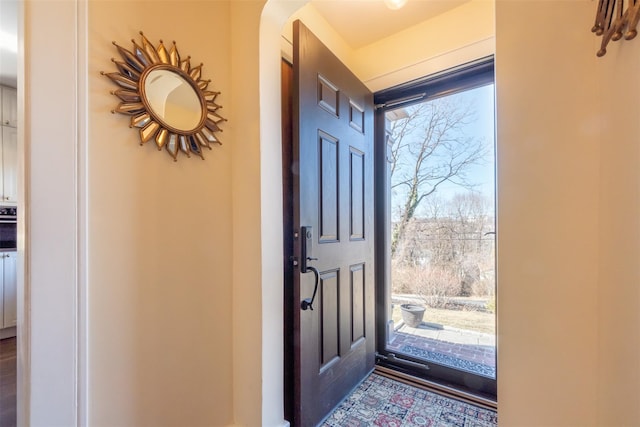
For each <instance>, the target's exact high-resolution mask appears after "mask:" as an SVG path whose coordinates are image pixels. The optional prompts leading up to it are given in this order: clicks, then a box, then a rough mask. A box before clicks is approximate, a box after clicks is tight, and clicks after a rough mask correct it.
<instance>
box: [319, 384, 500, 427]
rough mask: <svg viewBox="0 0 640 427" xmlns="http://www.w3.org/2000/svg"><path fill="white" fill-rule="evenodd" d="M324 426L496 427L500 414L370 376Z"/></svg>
mask: <svg viewBox="0 0 640 427" xmlns="http://www.w3.org/2000/svg"><path fill="white" fill-rule="evenodd" d="M322 425H323V426H324V427H364V426H382V427H413V426H428V427H494V426H497V425H498V415H497V414H496V413H495V412H494V411H491V410H488V409H484V408H479V407H477V406H473V405H470V404H468V403H464V402H461V401H458V400H455V399H451V398H447V397H444V396H441V395H439V394H436V393H432V392H429V391H426V390H422V389H419V388H416V387H412V386H410V385H407V384H404V383H401V382H398V381H394V380H391V379H389V378H386V377H383V376H381V375H378V374H371V375H370V376H369V377H368V378H367V379H365V380H364V381H363V382H362V384H360V386H358V387H357V388H356V389H355V390H354V391H353V393H351V395H350V396H349V397H347V398H346V399H345V400H344V401H343V402H342V403H341V404H340V406H338V408H336V410H335V411H334V412H333V413H332V414H331V415H330V416H329V417H328V418H327V419H326V420H325V421H324V423H323V424H322Z"/></svg>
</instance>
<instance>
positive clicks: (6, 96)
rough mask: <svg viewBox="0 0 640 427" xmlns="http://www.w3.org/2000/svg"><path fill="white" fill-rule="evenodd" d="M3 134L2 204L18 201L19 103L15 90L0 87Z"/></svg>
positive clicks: (0, 142) (0, 148)
mask: <svg viewBox="0 0 640 427" xmlns="http://www.w3.org/2000/svg"><path fill="white" fill-rule="evenodd" d="M0 96H1V98H2V105H1V106H2V110H0V115H1V116H2V122H1V124H2V134H0V168H1V171H0V204H3V203H8V204H14V203H16V202H17V199H18V197H17V196H18V185H17V177H18V129H17V126H18V102H17V99H18V97H17V91H16V89H14V88H11V87H7V86H0Z"/></svg>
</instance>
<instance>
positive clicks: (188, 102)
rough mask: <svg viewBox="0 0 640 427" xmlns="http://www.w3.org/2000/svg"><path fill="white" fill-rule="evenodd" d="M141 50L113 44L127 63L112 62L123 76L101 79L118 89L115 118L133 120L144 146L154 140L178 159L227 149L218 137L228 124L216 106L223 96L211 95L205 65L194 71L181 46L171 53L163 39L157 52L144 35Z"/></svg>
mask: <svg viewBox="0 0 640 427" xmlns="http://www.w3.org/2000/svg"><path fill="white" fill-rule="evenodd" d="M140 37H141V40H142V45H140V44H138V43H136V41H135V40H134V39H131V42H132V43H133V49H132V51H129V50H127V49H125V48H123V47H122V46H119V45H118V44H117V43H116V42H115V41H114V42H113V45H114V46H116V48H117V49H118V53H119V54H120V56H121V57H122V61H118V60H116V59H115V58H111V61H112V62H113V63H114V64H115V65H116V67H117V69H118V72H113V73H105V72H101V73H100V74H102V75H105V76H107V77H109V78H110V79H111V80H112V81H113V82H114V83H115V84H116V85H118V86H119V89H117V90H115V91H111V94H112V95H115V96H117V97H118V98H119V99H120V101H121V102H120V103H119V104H118V106H117V107H116V108H115V109H114V110H112V111H111V112H112V113H120V114H125V115H127V116H131V124H130V127H132V128H137V129H138V130H139V134H140V145H144V144H145V143H146V142H148V141H151V140H154V141H155V144H156V146H157V147H158V150H162V148H163V147H164V148H165V149H166V150H167V152H168V153H169V154H170V155H171V156H172V157H173V160H174V161H177V160H178V153H179V152H180V151H182V152H183V153H184V154H186V155H187V157H191V154H192V153H193V154H196V155H198V156H200V157H201V158H203V159H204V156H203V154H202V151H203V149H204V148H208V149H210V150H211V149H212V148H211V145H212V144H222V143H221V142H220V139H219V138H218V136H217V135H216V133H218V132H222V129H220V126H219V125H220V123H222V122H225V121H226V119H225V118H223V117H222V116H221V115H220V114H219V112H218V110H219V109H220V108H222V106H220V105H218V104H216V98H217V96H218V95H219V94H220V92H214V91H210V90H207V87H208V86H209V83H211V80H204V79H202V66H203V64H202V63H201V64H199V65H197V66H195V67H192V66H191V57H190V56H187V57H186V58H185V59H181V58H180V54H179V53H178V49H177V47H176V42H175V41H174V42H173V44H172V46H171V48H170V49H169V50H167V48H166V47H165V46H164V44H163V42H162V40H160V43H159V44H158V46H157V47H155V46H154V45H153V44H151V43H150V42H149V40H147V38H146V37H145V36H144V34H143V33H142V31H140Z"/></svg>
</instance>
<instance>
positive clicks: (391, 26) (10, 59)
mask: <svg viewBox="0 0 640 427" xmlns="http://www.w3.org/2000/svg"><path fill="white" fill-rule="evenodd" d="M467 1H469V0H409V1H408V2H407V4H406V5H405V6H404V7H403V8H401V9H399V10H391V9H388V8H387V7H386V6H385V5H384V2H383V0H311V4H312V5H313V6H314V7H315V8H316V9H317V11H318V13H320V14H321V15H322V16H323V17H324V18H325V19H326V20H327V22H329V24H330V25H331V26H332V27H333V28H334V29H335V30H336V31H337V32H338V34H340V36H341V37H342V38H343V39H344V41H345V42H346V43H347V44H348V45H349V46H350V47H351V48H353V49H358V48H360V47H362V46H366V45H368V44H371V43H373V42H375V41H377V40H380V39H383V38H386V37H388V36H390V35H392V34H394V33H397V32H399V31H402V30H404V29H406V28H409V27H411V26H413V25H416V24H419V23H420V22H422V21H425V20H427V19H429V18H432V17H434V16H436V15H438V14H441V13H444V12H446V11H448V10H451V9H453V8H455V7H458V6H460V5H461V4H463V3H466V2H467ZM17 10H18V0H0V31H2V32H4V33H8V34H10V35H13V36H16V35H17V32H18V31H17V30H18V18H17ZM16 80H17V56H16V54H15V53H14V52H10V51H7V50H5V49H0V84H4V85H8V86H14V87H15V86H16V83H17V82H16Z"/></svg>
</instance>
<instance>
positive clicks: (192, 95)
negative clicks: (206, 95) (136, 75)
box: [144, 69, 204, 132]
mask: <svg viewBox="0 0 640 427" xmlns="http://www.w3.org/2000/svg"><path fill="white" fill-rule="evenodd" d="M144 95H145V97H146V100H147V103H148V104H149V107H150V108H151V110H152V112H153V114H154V115H155V116H156V117H158V118H159V119H161V120H162V121H163V122H164V123H165V124H167V125H169V126H171V127H173V128H174V129H177V130H179V131H183V132H188V131H192V130H194V129H196V128H197V127H198V125H199V124H200V122H201V120H202V116H203V114H204V111H203V107H202V104H201V103H200V97H199V96H198V93H197V92H196V90H195V89H194V88H193V86H191V85H190V84H189V82H187V81H186V80H185V79H184V78H183V77H182V76H181V75H180V74H178V73H175V72H173V71H171V70H166V69H159V70H151V71H150V72H149V73H148V74H147V76H146V78H145V81H144Z"/></svg>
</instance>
